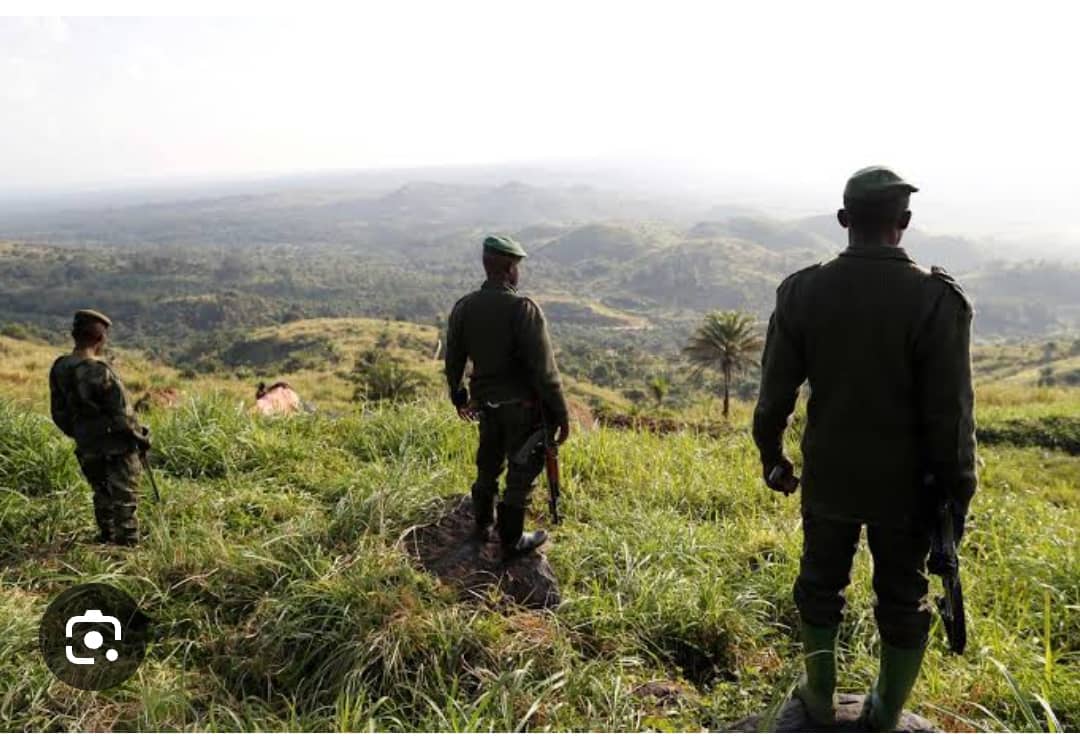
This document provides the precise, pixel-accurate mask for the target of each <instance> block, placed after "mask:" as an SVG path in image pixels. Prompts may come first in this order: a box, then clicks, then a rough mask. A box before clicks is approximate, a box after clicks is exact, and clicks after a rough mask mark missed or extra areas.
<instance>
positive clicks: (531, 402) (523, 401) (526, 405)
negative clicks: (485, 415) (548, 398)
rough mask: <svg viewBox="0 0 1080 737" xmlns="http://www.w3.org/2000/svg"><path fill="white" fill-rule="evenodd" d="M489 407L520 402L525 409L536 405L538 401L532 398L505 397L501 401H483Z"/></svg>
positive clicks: (512, 404)
mask: <svg viewBox="0 0 1080 737" xmlns="http://www.w3.org/2000/svg"><path fill="white" fill-rule="evenodd" d="M481 404H483V405H484V406H485V407H487V408H488V409H498V408H499V407H513V406H515V405H518V404H520V405H521V406H522V407H524V408H525V409H529V408H531V407H535V406H536V402H535V401H534V400H532V399H504V400H502V401H501V402H486V401H485V402H481Z"/></svg>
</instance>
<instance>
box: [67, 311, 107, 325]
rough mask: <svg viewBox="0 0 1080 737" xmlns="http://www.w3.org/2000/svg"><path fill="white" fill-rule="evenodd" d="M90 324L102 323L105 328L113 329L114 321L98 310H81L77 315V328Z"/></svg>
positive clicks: (75, 322)
mask: <svg viewBox="0 0 1080 737" xmlns="http://www.w3.org/2000/svg"><path fill="white" fill-rule="evenodd" d="M88 322H100V323H101V324H102V325H104V326H105V327H107V328H108V327H112V320H110V319H109V318H108V317H107V316H106V315H104V314H102V313H100V312H98V311H97V310H79V311H77V312H76V313H75V321H74V325H75V327H78V326H80V325H85V324H86V323H88Z"/></svg>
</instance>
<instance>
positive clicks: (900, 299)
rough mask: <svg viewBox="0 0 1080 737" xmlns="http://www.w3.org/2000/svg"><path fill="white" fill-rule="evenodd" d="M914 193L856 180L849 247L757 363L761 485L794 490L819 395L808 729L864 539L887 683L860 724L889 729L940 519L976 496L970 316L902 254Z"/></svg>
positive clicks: (884, 176) (808, 487)
mask: <svg viewBox="0 0 1080 737" xmlns="http://www.w3.org/2000/svg"><path fill="white" fill-rule="evenodd" d="M916 191H918V190H917V189H916V188H915V187H913V186H911V185H910V184H908V183H907V182H905V181H904V180H903V179H901V178H900V177H899V176H897V175H896V173H894V172H892V171H891V170H889V169H886V168H884V167H869V168H866V169H862V170H860V171H858V172H856V173H855V174H854V175H853V176H852V177H851V179H849V180H848V183H847V186H846V188H845V190H844V209H842V210H840V211H839V213H838V218H839V221H840V224H841V225H842V226H843V227H844V228H846V229H847V230H848V242H849V245H848V248H847V250H845V251H844V252H843V253H841V254H840V255H839V256H838V257H837V258H835V259H833V260H831V261H829V262H828V263H825V264H821V265H817V266H812V267H810V268H807V269H804V270H802V271H799V272H797V273H795V274H792V275H791V276H790V277H788V278H787V279H786V280H785V281H784V282H783V283H782V284H781V285H780V287H779V289H778V290H777V296H776V309H775V310H774V312H773V315H772V318H771V319H770V321H769V330H768V335H767V338H766V345H765V351H764V356H763V359H762V377H761V392H760V394H759V398H758V404H757V408H756V410H755V412H754V440H755V441H756V443H757V446H758V449H759V451H760V454H761V461H762V464H763V467H764V474H765V479H766V483H767V484H768V485H769V486H770V487H771V488H773V489H775V490H777V491H782V492H784V493H791V492H793V491H794V490H795V488H796V486H797V485H798V483H799V479H797V478H796V477H795V475H794V469H793V466H792V464H791V462H790V461H789V460H788V459H787V458H786V457H785V455H784V451H783V444H782V436H783V433H784V430H785V428H786V427H787V421H788V418H789V416H790V415H791V413H792V411H793V410H794V408H795V400H796V397H797V396H798V392H799V386H800V385H801V384H802V383H803V381H805V380H808V381H809V383H810V390H811V394H810V401H809V405H808V408H807V422H806V431H805V434H804V435H803V439H802V449H803V461H804V469H803V479H802V486H803V492H802V514H803V556H802V562H801V567H800V571H799V577H798V580H797V581H796V583H795V601H796V604H797V605H798V608H799V613H800V615H801V617H802V640H803V647H804V653H805V657H806V674H805V677H804V678H803V680H802V682H801V684H800V686H799V690H798V694H799V696H800V698H801V699H802V701H803V703H804V704H805V705H806V708H807V711H808V712H809V714H810V715H811V717H812V718H813V719H814V720H815V721H817V722H819V723H821V724H825V725H827V724H829V723H831V722H832V721H834V719H835V706H834V704H835V702H834V695H835V689H836V656H835V647H836V636H837V631H838V628H839V624H840V621H841V617H842V612H843V608H844V596H843V590H844V589H845V588H846V587H847V585H848V583H849V581H850V576H851V563H852V558H853V556H854V555H855V550H856V547H857V546H858V541H859V535H860V532H861V529H862V527H863V525H865V526H866V527H867V540H868V542H869V545H870V552H871V554H872V555H873V558H874V591H875V594H876V595H877V606H876V608H875V615H876V618H877V623H878V631H879V633H880V635H881V670H880V674H879V676H878V679H877V683H876V684H875V685H874V687H873V689H872V691H871V692H870V695H869V697H868V698H867V699H866V702H865V703H866V710H865V711H864V714H863V718H864V722H865V726H866V727H868V728H870V729H875V730H883V731H885V730H891V729H893V728H895V726H896V724H897V720H898V719H899V717H900V714H901V711H902V708H903V705H904V702H905V701H906V700H907V697H908V695H909V694H910V692H911V688H912V686H913V685H914V683H915V679H916V677H917V676H918V673H919V668H920V666H921V663H922V658H923V652H924V651H925V649H926V640H927V634H928V632H929V627H930V614H929V611H928V608H927V606H926V601H925V600H926V595H927V583H928V582H927V578H926V573H925V571H926V562H927V555H928V553H929V549H930V535H931V522H930V519H931V518H932V516H933V514H934V513H935V512H936V509H937V507H938V505H940V504H942V503H943V502H944V501H946V500H947V501H949V502H950V503H951V509H952V510H953V511H954V512H955V514H956V519H955V520H954V522H953V524H954V527H955V529H956V530H957V535H958V537H959V534H960V533H962V531H963V525H964V518H965V516H966V513H967V508H968V503H969V502H970V499H971V497H972V495H973V494H974V493H975V487H976V476H975V424H974V417H973V405H974V393H973V391H972V385H971V358H970V342H971V340H970V330H971V315H972V313H971V306H970V304H969V303H968V301H967V298H966V297H965V296H964V293H963V291H962V290H961V289H960V286H959V285H958V284H957V283H956V282H955V281H954V280H953V279H952V277H950V276H949V275H948V274H947V273H946V272H945V271H944V270H943V269H939V268H937V267H934V268H933V269H930V270H926V269H923V268H920V267H919V266H917V265H916V264H915V262H914V261H913V260H912V259H911V258H910V257H909V256H908V255H907V253H906V252H905V251H904V250H903V249H902V248H900V245H899V244H900V239H901V238H902V237H903V234H904V230H905V229H906V228H907V225H908V223H909V222H910V220H911V211H910V210H909V209H908V202H909V199H910V194H911V193H912V192H916Z"/></svg>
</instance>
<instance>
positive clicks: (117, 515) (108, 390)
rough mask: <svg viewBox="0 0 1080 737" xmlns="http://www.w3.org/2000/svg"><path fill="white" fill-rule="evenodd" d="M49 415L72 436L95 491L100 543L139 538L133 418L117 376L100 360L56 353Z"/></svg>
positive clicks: (141, 431) (138, 429)
mask: <svg viewBox="0 0 1080 737" xmlns="http://www.w3.org/2000/svg"><path fill="white" fill-rule="evenodd" d="M49 390H50V394H51V405H52V407H51V408H52V418H53V421H54V422H55V423H56V425H57V427H59V428H60V429H61V430H62V431H63V432H64V434H66V435H68V436H69V437H71V438H73V439H74V440H75V456H76V458H77V459H78V461H79V466H80V467H81V468H82V471H83V474H84V475H85V476H86V480H87V481H88V482H89V484H90V488H91V489H92V490H93V493H94V517H95V519H96V520H97V525H98V529H99V530H100V532H101V539H102V541H111V542H115V543H118V544H122V545H131V544H134V543H136V542H138V539H139V532H138V522H137V520H136V516H135V507H136V500H137V494H136V491H137V489H138V485H139V477H140V474H141V465H140V461H139V457H138V453H139V442H140V439H142V440H141V441H142V442H145V438H146V437H147V430H146V428H144V427H143V426H141V425H140V424H139V423H138V422H137V421H136V419H135V416H134V414H133V413H132V410H131V405H130V402H129V401H128V397H127V393H126V392H125V391H124V386H123V384H122V383H121V381H120V378H119V377H118V376H117V375H116V373H115V372H114V371H113V370H112V369H111V368H110V367H109V365H108V364H107V363H105V362H104V361H101V360H98V359H95V358H83V357H80V356H76V355H66V356H61V357H60V358H58V359H57V360H56V362H55V363H53V366H52V369H51V371H50V372H49Z"/></svg>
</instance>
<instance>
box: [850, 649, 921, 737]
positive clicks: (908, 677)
mask: <svg viewBox="0 0 1080 737" xmlns="http://www.w3.org/2000/svg"><path fill="white" fill-rule="evenodd" d="M924 652H926V646H925V645H923V646H922V647H920V648H915V649H905V648H900V647H893V646H892V645H889V644H888V643H886V642H882V643H881V671H880V672H879V673H878V678H877V682H876V683H875V684H874V688H873V690H872V691H871V692H870V695H869V696H867V697H866V703H865V704H864V706H863V722H864V723H865V724H866V726H867V728H868V729H871V730H873V731H875V732H891V731H893V730H894V729H896V725H897V724H898V723H899V722H900V715H901V714H902V713H903V711H904V703H905V702H906V701H907V699H908V696H910V695H911V689H912V687H913V686H914V685H915V679H916V678H918V677H919V668H920V667H921V666H922V659H923V653H924Z"/></svg>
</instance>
